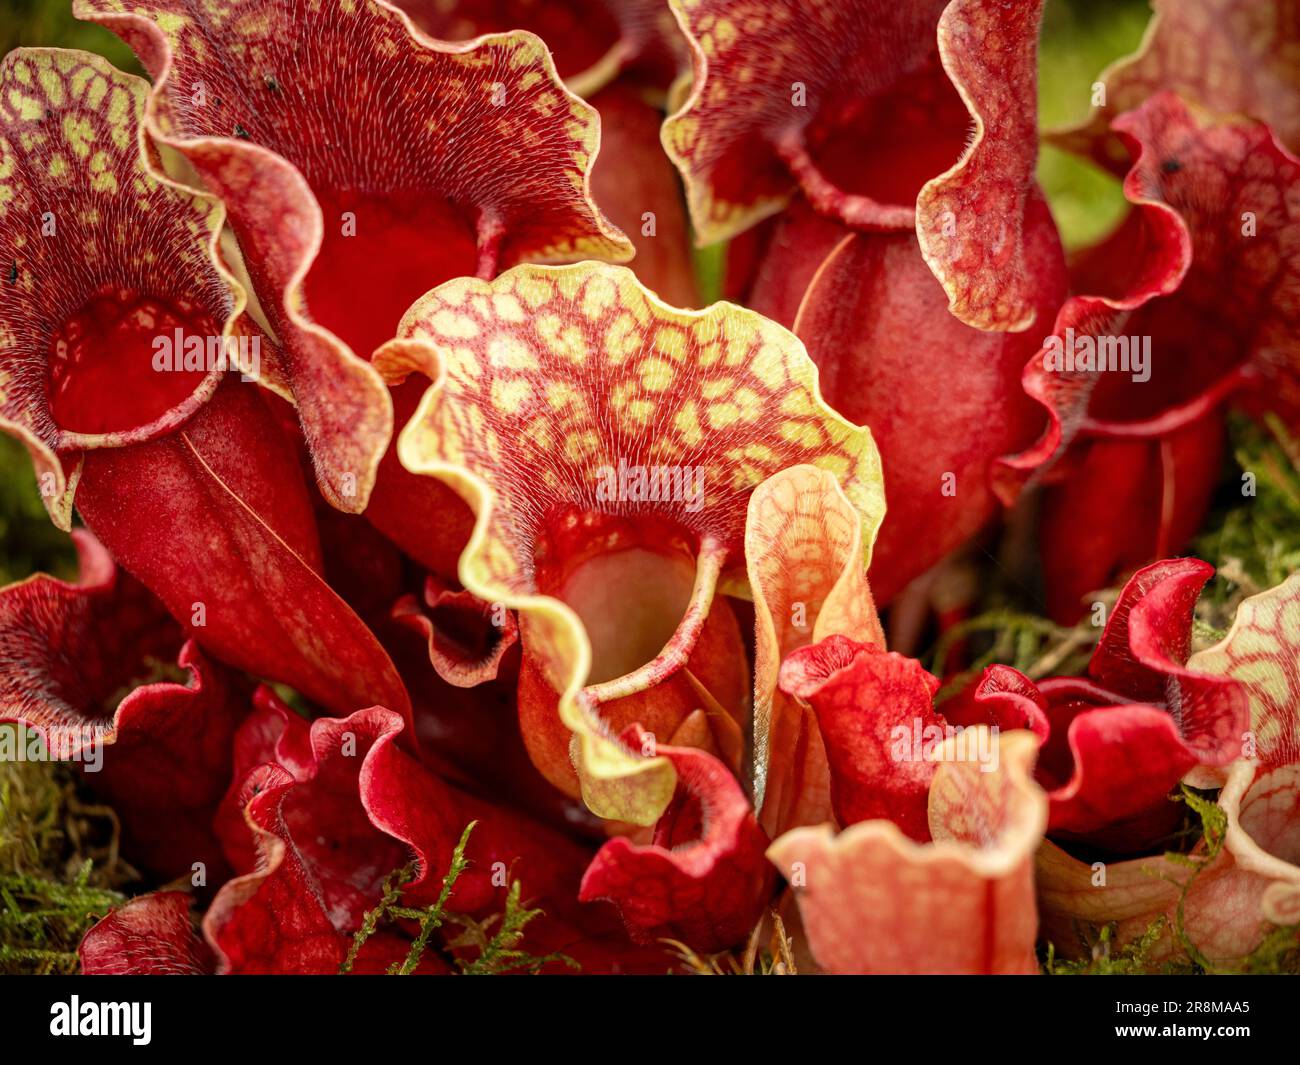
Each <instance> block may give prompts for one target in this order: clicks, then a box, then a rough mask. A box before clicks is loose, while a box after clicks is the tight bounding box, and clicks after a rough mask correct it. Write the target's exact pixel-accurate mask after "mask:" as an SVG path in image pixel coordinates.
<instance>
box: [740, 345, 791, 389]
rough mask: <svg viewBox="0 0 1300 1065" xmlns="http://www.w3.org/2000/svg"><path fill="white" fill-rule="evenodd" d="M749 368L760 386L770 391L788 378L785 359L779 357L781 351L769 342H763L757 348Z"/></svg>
mask: <svg viewBox="0 0 1300 1065" xmlns="http://www.w3.org/2000/svg"><path fill="white" fill-rule="evenodd" d="M749 368H750V370H751V372H752V373H753V374H754V376H755V377H757V378H758V380H759V382H760V383H761V384H762V386H763V387H764V388H766V389H769V390H770V391H772V392H775V391H776V390H777V389H778V388H780V387H781V386H782V385H784V384H785V383H786V381H787V380H788V376H789V375H788V372H787V369H786V365H785V360H784V359H783V358H782V357H781V352H780V351H778V350H777V349H776V348H775V347H773V346H772V345H771V344H764V345H762V347H760V348H759V349H758V354H757V355H755V357H754V359H753V361H752V362H751V363H750V364H749Z"/></svg>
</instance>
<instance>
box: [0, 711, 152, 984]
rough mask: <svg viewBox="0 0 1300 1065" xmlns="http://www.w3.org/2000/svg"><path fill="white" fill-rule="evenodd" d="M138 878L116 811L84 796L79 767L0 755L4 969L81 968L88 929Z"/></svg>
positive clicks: (0, 946)
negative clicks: (121, 850) (123, 852)
mask: <svg viewBox="0 0 1300 1065" xmlns="http://www.w3.org/2000/svg"><path fill="white" fill-rule="evenodd" d="M3 727H11V726H3ZM135 879H136V874H135V872H134V870H132V869H131V868H130V867H129V866H128V865H127V864H126V863H125V862H123V861H121V860H120V859H119V858H118V856H117V822H116V818H115V817H114V816H113V814H112V811H110V810H108V809H107V808H105V807H103V806H99V805H96V804H94V803H93V802H90V801H83V796H82V794H81V790H80V781H79V779H78V777H77V775H76V773H75V771H74V770H72V769H71V768H70V767H68V766H66V765H60V764H59V763H50V762H5V763H0V973H9V974H12V973H36V974H40V973H69V972H75V971H76V968H77V955H76V949H77V944H78V943H79V942H80V940H81V937H82V935H84V934H85V932H86V930H87V929H88V928H89V927H90V926H91V925H92V924H93V923H94V922H95V921H96V920H97V919H98V918H100V917H102V916H103V915H104V914H106V913H107V912H108V911H109V910H110V909H112V908H113V907H114V906H118V905H120V904H121V903H122V902H124V901H125V900H126V895H125V894H123V893H122V892H121V891H119V890H117V889H118V888H121V887H124V886H126V885H127V884H130V883H132V882H133V881H134V880H135Z"/></svg>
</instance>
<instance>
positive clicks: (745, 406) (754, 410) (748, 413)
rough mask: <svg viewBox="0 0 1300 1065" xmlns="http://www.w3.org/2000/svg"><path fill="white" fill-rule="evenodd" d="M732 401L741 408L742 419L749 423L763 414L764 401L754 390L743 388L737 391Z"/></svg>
mask: <svg viewBox="0 0 1300 1065" xmlns="http://www.w3.org/2000/svg"><path fill="white" fill-rule="evenodd" d="M732 400H733V401H734V402H735V404H736V406H737V407H739V408H740V413H741V417H742V418H743V419H744V420H745V421H747V422H752V421H753V420H754V419H755V418H758V417H759V416H760V415H761V414H762V413H763V400H762V399H761V397H760V396H759V394H758V393H757V392H755V391H754V390H753V389H752V388H747V387H744V386H742V387H740V388H738V389H736V392H735V395H734V396H733V397H732Z"/></svg>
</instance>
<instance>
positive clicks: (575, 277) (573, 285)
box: [557, 270, 583, 302]
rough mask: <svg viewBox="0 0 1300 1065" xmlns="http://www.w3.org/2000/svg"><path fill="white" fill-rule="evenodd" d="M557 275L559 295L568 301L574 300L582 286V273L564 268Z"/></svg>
mask: <svg viewBox="0 0 1300 1065" xmlns="http://www.w3.org/2000/svg"><path fill="white" fill-rule="evenodd" d="M557 277H558V280H559V285H558V288H559V291H560V295H561V296H563V297H564V299H565V300H568V301H570V302H571V301H573V300H576V299H577V298H578V290H579V289H580V288H581V287H582V281H583V278H582V275H581V274H580V273H578V271H576V270H573V271H569V270H564V271H561V272H560V273H559V274H558V275H557Z"/></svg>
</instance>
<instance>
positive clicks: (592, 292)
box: [582, 276, 618, 319]
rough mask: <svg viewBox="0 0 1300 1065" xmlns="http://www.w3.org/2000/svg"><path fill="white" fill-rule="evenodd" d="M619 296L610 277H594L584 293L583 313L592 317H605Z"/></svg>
mask: <svg viewBox="0 0 1300 1065" xmlns="http://www.w3.org/2000/svg"><path fill="white" fill-rule="evenodd" d="M617 298H618V290H617V289H615V288H614V283H613V282H612V281H610V280H609V278H607V277H600V276H596V277H593V278H592V279H591V280H590V281H588V282H587V287H586V289H585V290H584V291H583V294H582V313H583V314H585V315H586V316H587V317H588V318H592V319H598V318H603V317H604V315H605V312H606V311H608V310H609V309H610V307H612V306H613V305H614V301H615V300H616V299H617Z"/></svg>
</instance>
